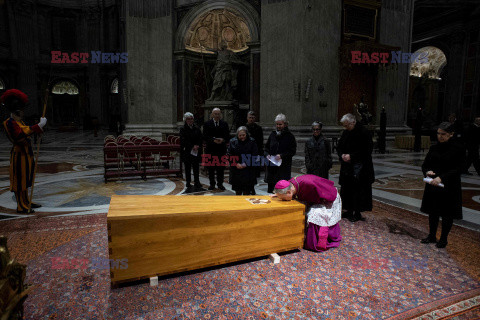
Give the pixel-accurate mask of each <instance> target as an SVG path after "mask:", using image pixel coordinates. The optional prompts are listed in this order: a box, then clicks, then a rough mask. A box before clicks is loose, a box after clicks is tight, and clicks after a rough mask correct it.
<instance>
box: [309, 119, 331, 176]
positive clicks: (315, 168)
mask: <svg viewBox="0 0 480 320" xmlns="http://www.w3.org/2000/svg"><path fill="white" fill-rule="evenodd" d="M322 127H323V124H322V123H321V122H317V121H315V122H314V123H313V124H312V131H313V137H311V138H310V139H309V140H308V141H307V142H306V143H305V167H306V168H307V174H314V175H316V176H319V177H322V178H325V179H328V170H330V168H331V167H332V149H331V148H330V142H328V140H327V139H325V137H324V136H323V134H322Z"/></svg>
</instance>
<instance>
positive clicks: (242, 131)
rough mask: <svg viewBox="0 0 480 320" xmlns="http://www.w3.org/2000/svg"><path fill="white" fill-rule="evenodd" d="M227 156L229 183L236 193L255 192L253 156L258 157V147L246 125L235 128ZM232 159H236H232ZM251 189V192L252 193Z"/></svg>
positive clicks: (247, 193) (255, 180)
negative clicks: (235, 134)
mask: <svg viewBox="0 0 480 320" xmlns="http://www.w3.org/2000/svg"><path fill="white" fill-rule="evenodd" d="M227 154H228V158H229V159H230V184H231V185H232V189H233V190H235V192H236V194H237V196H238V195H249V194H255V193H254V192H255V184H256V183H257V178H256V171H255V169H256V167H255V164H257V163H258V162H257V161H255V158H256V157H258V149H257V144H256V143H255V140H254V139H253V138H251V137H250V135H249V133H248V130H247V128H246V127H244V126H242V127H239V128H238V129H237V136H236V137H235V138H232V139H231V140H230V144H229V146H228V151H227ZM232 159H236V160H235V161H232ZM252 190H253V193H252Z"/></svg>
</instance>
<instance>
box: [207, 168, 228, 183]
mask: <svg viewBox="0 0 480 320" xmlns="http://www.w3.org/2000/svg"><path fill="white" fill-rule="evenodd" d="M215 173H216V174H217V185H218V186H222V185H223V177H224V175H225V167H224V166H210V167H208V178H209V179H210V186H212V187H213V186H215Z"/></svg>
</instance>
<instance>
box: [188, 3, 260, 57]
mask: <svg viewBox="0 0 480 320" xmlns="http://www.w3.org/2000/svg"><path fill="white" fill-rule="evenodd" d="M222 40H224V41H226V42H227V44H228V49H230V50H232V51H234V52H241V51H244V50H246V49H248V46H247V43H248V42H249V41H251V36H250V31H249V30H248V27H247V23H246V22H245V19H244V18H242V17H241V16H240V15H239V14H236V13H234V12H233V11H230V10H226V9H214V10H210V11H208V12H206V13H204V14H203V15H201V16H199V17H198V18H196V19H195V20H194V21H193V23H192V24H191V25H190V26H189V28H188V30H187V33H186V35H185V48H186V49H188V50H191V51H196V52H203V53H213V51H212V50H218V49H219V46H220V43H221V41H222ZM202 46H203V47H204V48H206V49H202Z"/></svg>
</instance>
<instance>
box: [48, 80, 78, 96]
mask: <svg viewBox="0 0 480 320" xmlns="http://www.w3.org/2000/svg"><path fill="white" fill-rule="evenodd" d="M52 93H54V94H69V95H77V94H78V88H77V87H76V86H75V85H74V84H73V83H71V82H69V81H61V82H59V83H57V84H56V85H55V86H54V87H53V89H52Z"/></svg>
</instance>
